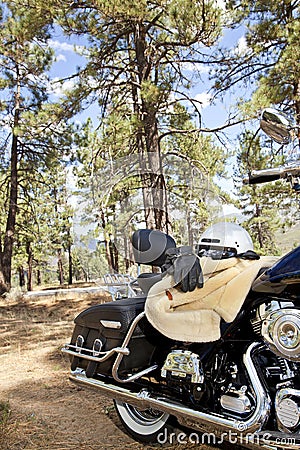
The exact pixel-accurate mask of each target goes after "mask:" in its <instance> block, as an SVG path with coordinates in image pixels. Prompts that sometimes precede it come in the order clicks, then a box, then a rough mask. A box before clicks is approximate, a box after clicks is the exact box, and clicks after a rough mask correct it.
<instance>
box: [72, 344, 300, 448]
mask: <svg viewBox="0 0 300 450" xmlns="http://www.w3.org/2000/svg"><path fill="white" fill-rule="evenodd" d="M262 348H264V345H262V344H260V343H258V342H254V343H252V344H250V346H249V347H248V349H247V351H246V353H245V354H244V364H245V367H246V371H247V373H248V376H249V379H250V382H251V385H252V388H253V391H254V393H255V398H256V406H255V408H254V411H253V413H252V414H251V416H250V417H248V418H246V419H242V418H240V419H236V418H232V417H225V416H223V415H220V414H215V413H211V414H209V413H206V412H203V411H197V410H194V409H191V408H188V407H186V406H184V405H182V404H180V403H177V402H173V401H171V400H170V399H168V398H164V397H159V398H157V397H154V396H153V394H151V393H150V392H148V391H147V390H146V389H142V390H141V391H139V392H133V391H132V390H130V389H126V387H122V386H118V385H114V384H110V383H107V382H105V381H102V380H97V379H95V378H87V377H86V375H85V373H84V371H82V370H80V371H75V372H71V374H70V380H71V381H73V382H75V383H78V384H83V385H86V386H89V387H92V388H96V389H98V390H99V391H101V393H102V394H104V395H107V396H109V397H111V398H117V399H118V400H120V401H123V402H126V403H130V404H132V405H134V406H137V407H140V408H147V407H148V408H149V407H150V408H154V409H158V410H160V411H163V412H167V413H169V414H171V415H173V416H176V417H177V419H178V421H179V422H180V423H181V424H184V425H187V426H190V427H191V428H200V429H201V427H202V428H203V427H210V428H212V429H214V430H216V428H218V429H219V431H220V432H224V431H226V430H235V431H237V432H241V431H243V432H244V433H246V432H247V433H250V432H256V431H260V429H261V428H262V426H263V424H264V423H265V422H266V421H267V420H268V417H269V414H270V408H271V399H270V397H269V395H268V393H267V392H266V391H265V390H264V388H263V386H262V384H261V382H260V380H259V377H258V374H257V372H256V369H255V365H254V363H253V361H252V356H253V354H254V353H255V352H257V351H259V350H260V349H262ZM131 388H132V386H131ZM298 450H299V449H298Z"/></svg>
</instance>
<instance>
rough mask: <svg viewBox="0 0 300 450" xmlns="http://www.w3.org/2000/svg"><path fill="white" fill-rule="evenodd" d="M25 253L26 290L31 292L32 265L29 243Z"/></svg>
mask: <svg viewBox="0 0 300 450" xmlns="http://www.w3.org/2000/svg"><path fill="white" fill-rule="evenodd" d="M26 251H27V265H28V277H27V290H28V291H32V287H33V286H32V265H33V252H32V249H31V246H30V243H29V244H27V246H26Z"/></svg>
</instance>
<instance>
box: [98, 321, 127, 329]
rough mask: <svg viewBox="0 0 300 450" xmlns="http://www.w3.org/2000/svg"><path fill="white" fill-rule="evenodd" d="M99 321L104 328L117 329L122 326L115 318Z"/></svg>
mask: <svg viewBox="0 0 300 450" xmlns="http://www.w3.org/2000/svg"><path fill="white" fill-rule="evenodd" d="M100 323H101V325H102V326H104V328H113V329H114V330H119V329H120V328H121V326H122V324H121V322H117V321H116V320H100Z"/></svg>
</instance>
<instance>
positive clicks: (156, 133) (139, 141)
mask: <svg viewBox="0 0 300 450" xmlns="http://www.w3.org/2000/svg"><path fill="white" fill-rule="evenodd" d="M214 4H215V3H214V2H194V1H192V0H171V1H167V2H166V1H164V0H163V1H159V2H154V3H153V2H146V1H142V2H139V3H137V2H136V1H133V0H129V1H126V2H125V3H124V1H121V0H114V1H104V0H102V1H91V2H88V3H83V4H77V3H74V4H69V3H68V2H59V5H58V4H57V2H55V0H53V1H52V2H50V4H49V5H52V7H53V8H56V12H57V14H56V16H57V19H58V20H59V23H60V24H61V26H62V27H63V29H64V30H65V31H66V32H69V33H77V34H85V35H86V36H87V37H88V39H89V63H88V64H87V66H86V68H85V69H84V70H83V71H81V73H80V75H79V77H78V83H77V88H76V92H75V99H76V102H77V103H78V102H80V101H81V100H83V99H84V100H85V101H87V99H88V97H90V98H91V100H95V98H97V99H98V102H99V105H100V107H101V110H102V113H103V115H104V116H106V115H108V114H109V115H110V114H112V113H114V112H116V113H117V112H118V111H120V109H121V110H124V105H127V107H128V106H129V114H130V123H131V125H132V135H133V136H134V143H133V144H134V146H133V147H131V149H132V150H134V151H135V152H136V153H138V154H139V157H140V166H141V171H142V179H143V196H144V203H145V208H144V209H145V219H146V223H147V225H148V227H149V228H153V227H156V228H158V229H165V230H167V229H168V226H169V224H168V217H167V215H166V196H165V180H164V177H163V175H162V167H161V137H162V133H161V130H160V117H161V116H162V115H165V114H166V113H167V111H168V108H169V104H170V99H171V94H172V92H176V93H177V96H178V98H180V97H181V98H185V99H186V97H187V95H186V91H185V90H186V88H187V87H188V86H190V81H189V80H187V78H186V77H185V74H184V64H185V63H186V62H189V63H191V62H198V61H199V60H201V61H202V60H203V59H204V56H203V52H202V50H203V47H206V46H211V45H213V44H214V42H215V41H216V39H217V38H218V36H219V33H220V11H219V10H218V9H217V8H216V7H215V6H214ZM49 7H50V6H49ZM52 13H53V11H52ZM60 13H61V14H60ZM180 91H181V93H180ZM146 174H147V175H146Z"/></svg>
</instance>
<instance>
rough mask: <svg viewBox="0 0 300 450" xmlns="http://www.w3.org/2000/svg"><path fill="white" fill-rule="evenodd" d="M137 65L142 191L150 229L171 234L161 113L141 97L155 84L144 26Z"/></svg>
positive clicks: (138, 32)
mask: <svg viewBox="0 0 300 450" xmlns="http://www.w3.org/2000/svg"><path fill="white" fill-rule="evenodd" d="M134 43H135V62H134V63H135V64H136V67H137V83H132V94H133V103H134V112H135V114H136V116H137V117H138V119H139V124H140V125H139V130H138V133H137V146H138V152H139V161H140V168H141V180H142V191H143V201H144V211H145V221H146V225H147V228H150V229H153V228H156V229H158V230H162V231H165V232H168V227H169V221H168V212H167V193H166V185H165V179H164V175H163V172H162V163H161V149H160V141H159V132H158V125H157V111H156V109H155V105H154V104H153V103H152V102H151V101H148V100H147V101H146V100H145V99H144V98H143V96H142V94H139V90H138V89H137V87H136V86H137V85H139V86H140V89H141V88H142V87H143V83H144V82H149V81H151V71H150V70H149V67H150V65H149V64H148V61H147V57H146V48H147V45H146V34H145V29H144V26H143V24H141V23H139V24H137V25H136V30H135V35H134Z"/></svg>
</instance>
